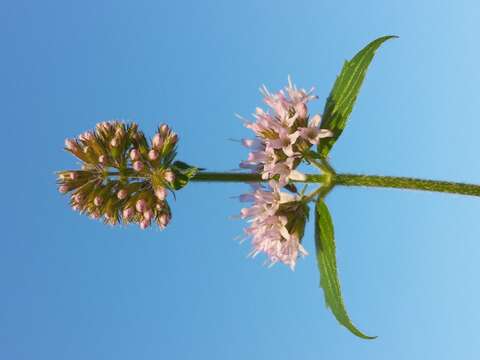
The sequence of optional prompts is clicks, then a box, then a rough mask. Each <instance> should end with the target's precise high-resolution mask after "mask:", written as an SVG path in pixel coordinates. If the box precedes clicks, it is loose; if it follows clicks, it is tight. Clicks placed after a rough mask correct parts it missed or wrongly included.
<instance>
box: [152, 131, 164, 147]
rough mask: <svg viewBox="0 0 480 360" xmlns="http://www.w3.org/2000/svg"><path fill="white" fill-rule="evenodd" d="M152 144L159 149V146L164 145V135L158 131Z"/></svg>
mask: <svg viewBox="0 0 480 360" xmlns="http://www.w3.org/2000/svg"><path fill="white" fill-rule="evenodd" d="M152 145H153V147H155V148H157V149H159V148H161V147H162V145H163V138H162V136H161V135H160V134H158V133H157V134H155V136H154V137H153V139H152Z"/></svg>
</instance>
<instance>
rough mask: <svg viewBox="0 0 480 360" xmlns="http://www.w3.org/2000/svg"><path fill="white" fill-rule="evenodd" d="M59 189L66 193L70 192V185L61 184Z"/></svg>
mask: <svg viewBox="0 0 480 360" xmlns="http://www.w3.org/2000/svg"><path fill="white" fill-rule="evenodd" d="M58 191H59V192H61V193H62V194H65V193H67V192H68V186H67V185H60V186H59V187H58Z"/></svg>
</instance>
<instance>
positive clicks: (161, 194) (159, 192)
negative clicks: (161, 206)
mask: <svg viewBox="0 0 480 360" xmlns="http://www.w3.org/2000/svg"><path fill="white" fill-rule="evenodd" d="M155 196H156V197H157V199H158V200H160V201H163V200H165V198H166V197H167V190H166V189H165V188H162V187H160V188H157V189H155Z"/></svg>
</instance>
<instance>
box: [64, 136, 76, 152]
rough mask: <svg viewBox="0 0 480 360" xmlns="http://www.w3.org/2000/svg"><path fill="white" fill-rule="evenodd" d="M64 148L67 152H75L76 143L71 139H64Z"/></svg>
mask: <svg viewBox="0 0 480 360" xmlns="http://www.w3.org/2000/svg"><path fill="white" fill-rule="evenodd" d="M65 147H66V148H67V149H68V150H75V149H76V148H77V143H76V142H75V141H74V140H71V139H65Z"/></svg>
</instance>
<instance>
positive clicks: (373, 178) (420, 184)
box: [333, 174, 480, 196]
mask: <svg viewBox="0 0 480 360" xmlns="http://www.w3.org/2000/svg"><path fill="white" fill-rule="evenodd" d="M333 182H334V183H335V185H342V186H367V187H382V188H396V189H411V190H422V191H435V192H443V193H450V194H461V195H470V196H480V185H473V184H465V183H457V182H450V181H437V180H422V179H416V178H408V177H397V176H377V175H354V174H338V175H335V177H334V179H333Z"/></svg>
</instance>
